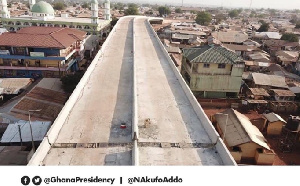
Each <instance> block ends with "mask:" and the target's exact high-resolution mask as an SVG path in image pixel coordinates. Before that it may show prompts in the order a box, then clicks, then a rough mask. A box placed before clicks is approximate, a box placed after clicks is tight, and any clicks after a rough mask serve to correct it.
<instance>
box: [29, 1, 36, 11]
mask: <svg viewBox="0 0 300 186" xmlns="http://www.w3.org/2000/svg"><path fill="white" fill-rule="evenodd" d="M33 5H35V0H29V7H30V11H31V9H32V6H33Z"/></svg>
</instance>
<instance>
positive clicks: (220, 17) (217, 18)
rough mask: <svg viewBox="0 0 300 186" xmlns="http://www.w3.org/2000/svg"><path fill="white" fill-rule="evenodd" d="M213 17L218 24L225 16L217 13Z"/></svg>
mask: <svg viewBox="0 0 300 186" xmlns="http://www.w3.org/2000/svg"><path fill="white" fill-rule="evenodd" d="M215 19H216V22H217V24H219V23H220V22H221V21H223V20H226V16H225V15H223V14H217V15H216V16H215Z"/></svg>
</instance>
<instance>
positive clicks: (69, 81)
mask: <svg viewBox="0 0 300 186" xmlns="http://www.w3.org/2000/svg"><path fill="white" fill-rule="evenodd" d="M83 75H84V72H83V71H78V72H76V73H75V74H69V75H66V76H64V77H62V78H61V79H60V80H61V82H62V87H63V89H64V90H65V91H66V92H68V93H72V92H73V90H74V89H75V88H76V86H77V84H78V83H79V81H80V80H81V78H82V76H83Z"/></svg>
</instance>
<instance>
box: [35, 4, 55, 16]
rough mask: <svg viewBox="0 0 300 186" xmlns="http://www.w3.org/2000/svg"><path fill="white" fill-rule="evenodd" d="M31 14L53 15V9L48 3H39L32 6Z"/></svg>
mask: <svg viewBox="0 0 300 186" xmlns="http://www.w3.org/2000/svg"><path fill="white" fill-rule="evenodd" d="M31 12H35V13H44V14H54V9H53V7H52V6H51V5H50V4H49V3H47V2H45V1H40V2H38V3H36V4H34V5H33V6H32V9H31Z"/></svg>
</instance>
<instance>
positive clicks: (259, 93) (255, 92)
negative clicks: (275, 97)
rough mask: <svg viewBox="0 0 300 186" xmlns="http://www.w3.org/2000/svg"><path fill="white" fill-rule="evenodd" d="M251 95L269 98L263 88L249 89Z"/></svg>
mask: <svg viewBox="0 0 300 186" xmlns="http://www.w3.org/2000/svg"><path fill="white" fill-rule="evenodd" d="M249 89H250V91H251V93H252V94H253V95H255V96H266V97H269V96H270V95H269V94H268V92H267V91H266V90H265V89H263V88H249Z"/></svg>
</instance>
